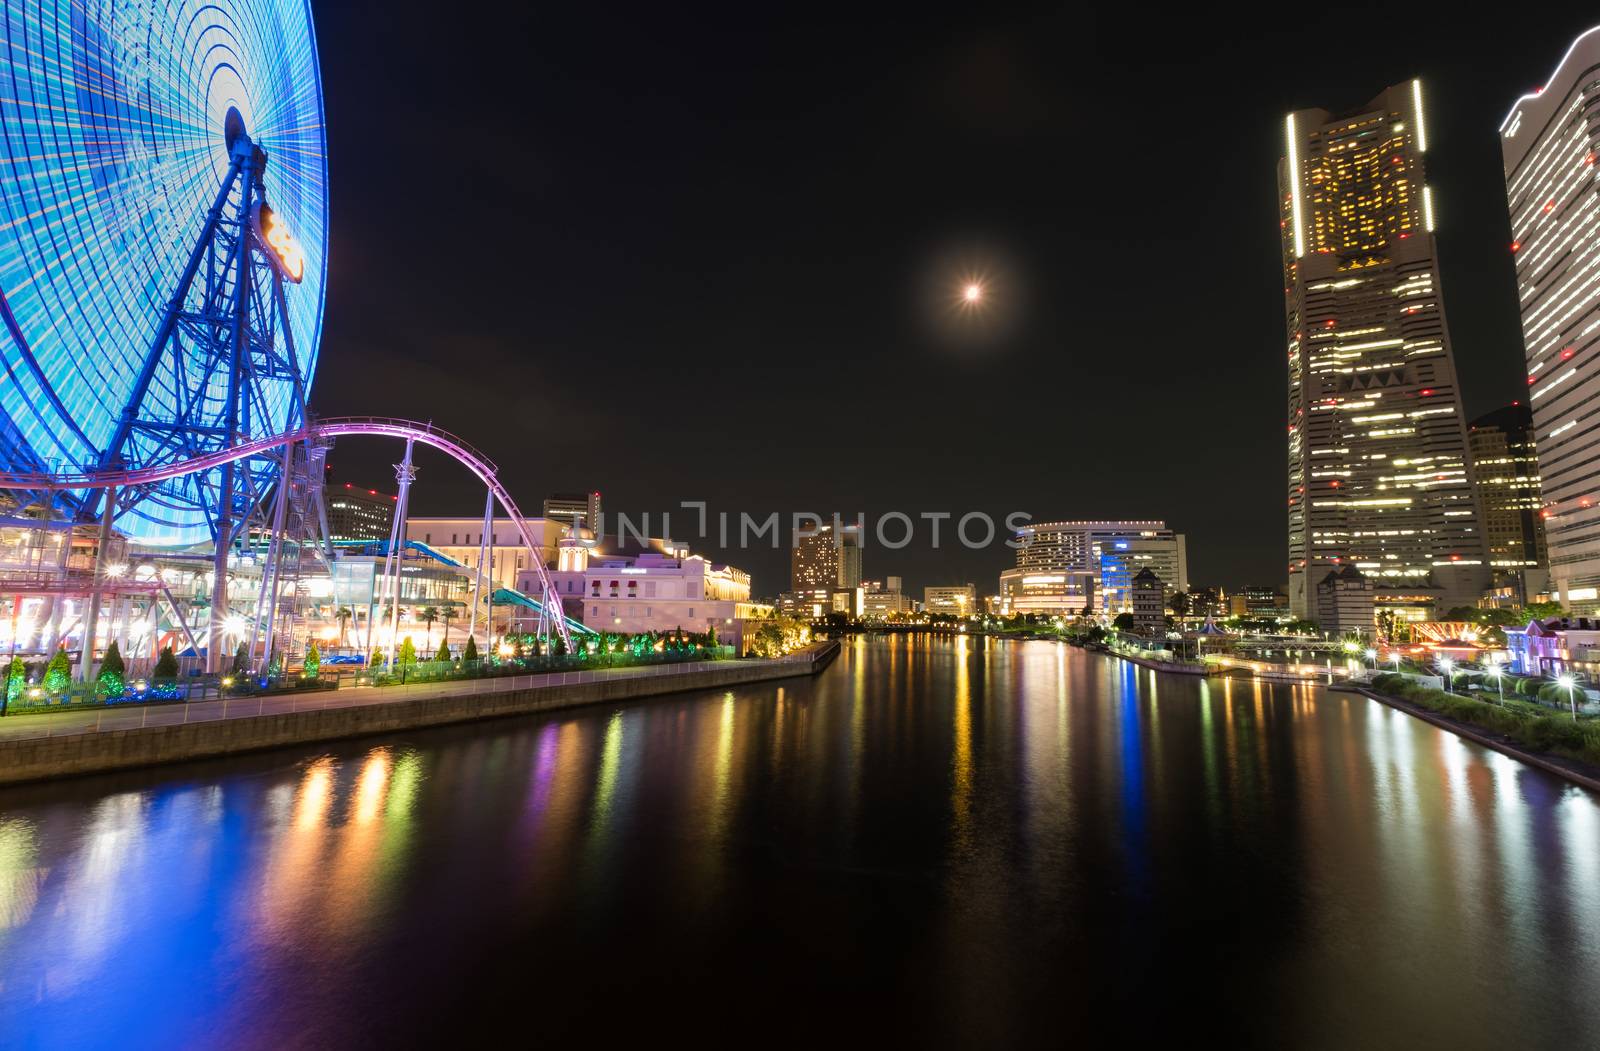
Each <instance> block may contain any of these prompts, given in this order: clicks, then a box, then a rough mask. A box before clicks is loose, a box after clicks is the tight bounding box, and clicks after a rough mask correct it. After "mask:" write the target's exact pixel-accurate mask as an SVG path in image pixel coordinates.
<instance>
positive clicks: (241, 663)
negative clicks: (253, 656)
mask: <svg viewBox="0 0 1600 1051" xmlns="http://www.w3.org/2000/svg"><path fill="white" fill-rule="evenodd" d="M249 670H250V650H249V648H248V647H246V646H245V644H244V643H242V642H241V643H239V648H238V649H236V650H234V651H233V674H234V675H235V676H239V675H243V674H244V673H245V672H247V671H249Z"/></svg>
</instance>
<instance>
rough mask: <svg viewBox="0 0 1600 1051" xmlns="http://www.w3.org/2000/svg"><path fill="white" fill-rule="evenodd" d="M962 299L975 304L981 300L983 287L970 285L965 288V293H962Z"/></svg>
mask: <svg viewBox="0 0 1600 1051" xmlns="http://www.w3.org/2000/svg"><path fill="white" fill-rule="evenodd" d="M962 297H963V298H964V299H966V301H967V302H968V303H976V302H977V301H978V300H980V299H982V298H983V287H982V286H981V285H977V284H970V285H968V286H967V288H966V291H965V292H963V293H962Z"/></svg>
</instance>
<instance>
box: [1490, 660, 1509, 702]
mask: <svg viewBox="0 0 1600 1051" xmlns="http://www.w3.org/2000/svg"><path fill="white" fill-rule="evenodd" d="M1489 674H1490V675H1492V676H1494V684H1495V686H1496V687H1497V688H1498V689H1499V691H1500V707H1502V708H1504V707H1505V706H1506V680H1505V672H1504V671H1503V670H1502V669H1501V667H1500V665H1498V664H1491V665H1489Z"/></svg>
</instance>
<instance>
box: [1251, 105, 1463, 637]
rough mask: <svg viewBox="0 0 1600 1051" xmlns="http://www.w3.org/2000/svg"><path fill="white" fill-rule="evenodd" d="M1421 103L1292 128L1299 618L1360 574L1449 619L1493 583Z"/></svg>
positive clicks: (1291, 118) (1285, 206)
mask: <svg viewBox="0 0 1600 1051" xmlns="http://www.w3.org/2000/svg"><path fill="white" fill-rule="evenodd" d="M1423 98H1424V96H1423V86H1422V83H1421V82H1420V81H1417V80H1412V81H1408V82H1406V83H1404V84H1399V85H1396V86H1394V87H1391V88H1389V89H1387V90H1386V91H1384V92H1383V93H1382V94H1380V95H1378V97H1377V98H1375V99H1373V100H1372V101H1371V102H1369V103H1367V104H1366V105H1365V106H1362V107H1359V108H1357V109H1355V110H1350V111H1347V112H1340V113H1333V112H1329V111H1328V110H1322V109H1310V110H1298V111H1296V112H1294V113H1290V114H1289V115H1288V117H1287V118H1286V122H1285V124H1286V127H1285V134H1286V150H1285V155H1284V156H1283V158H1282V159H1281V160H1280V161H1279V164H1278V179H1279V190H1280V192H1279V207H1280V223H1281V228H1282V245H1283V286H1284V300H1285V321H1286V329H1287V337H1288V338H1287V357H1288V374H1289V385H1288V406H1287V413H1288V418H1287V424H1288V428H1287V430H1288V434H1287V440H1288V447H1289V474H1288V494H1287V495H1288V540H1289V566H1288V570H1289V607H1290V609H1291V610H1292V611H1293V613H1294V615H1295V616H1297V617H1307V616H1313V615H1314V613H1315V607H1316V586H1317V584H1319V583H1320V582H1321V581H1322V580H1323V579H1324V578H1326V577H1327V575H1328V573H1329V572H1330V571H1331V570H1337V569H1341V568H1342V567H1344V566H1346V565H1350V564H1354V565H1355V566H1357V567H1358V568H1359V569H1360V570H1361V572H1362V574H1363V576H1364V577H1366V578H1369V579H1370V580H1372V581H1373V582H1374V583H1375V585H1376V587H1377V588H1378V589H1380V590H1381V589H1383V588H1386V587H1398V588H1402V589H1405V590H1406V591H1408V592H1415V591H1417V590H1418V589H1422V590H1425V591H1427V592H1428V593H1429V594H1431V595H1432V596H1433V600H1434V602H1435V604H1438V605H1440V607H1441V608H1448V607H1449V606H1454V605H1471V604H1472V603H1473V602H1474V601H1476V600H1477V598H1478V595H1479V593H1480V592H1481V591H1482V590H1483V588H1484V587H1485V585H1487V583H1488V568H1487V566H1486V565H1485V564H1484V563H1485V561H1486V559H1485V555H1484V550H1483V541H1482V537H1481V535H1480V534H1479V532H1478V529H1477V513H1476V507H1475V503H1474V499H1473V491H1472V483H1471V475H1470V465H1469V462H1468V459H1467V436H1466V425H1465V420H1464V419H1463V417H1462V412H1461V398H1460V394H1459V392H1458V390H1457V386H1456V374H1455V365H1454V362H1453V360H1452V358H1451V353H1450V337H1449V332H1448V330H1447V328H1446V325H1445V314H1444V304H1443V300H1442V297H1441V292H1440V287H1439V274H1438V266H1437V255H1438V253H1437V249H1436V246H1435V244H1434V237H1433V227H1434V222H1433V219H1434V216H1433V201H1432V197H1431V194H1430V193H1429V190H1428V185H1427V181H1426V175H1427V173H1426V169H1425V165H1424V161H1425V158H1426V156H1427V149H1428V129H1427V123H1426V120H1425V115H1424V109H1423Z"/></svg>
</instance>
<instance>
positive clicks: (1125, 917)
mask: <svg viewBox="0 0 1600 1051" xmlns="http://www.w3.org/2000/svg"><path fill="white" fill-rule="evenodd" d="M1597 945H1600V805H1597V802H1596V800H1595V799H1594V798H1593V797H1591V796H1589V795H1587V794H1585V793H1583V792H1580V791H1578V790H1575V789H1572V788H1569V787H1567V786H1565V785H1564V784H1562V783H1560V782H1558V781H1556V780H1554V779H1552V778H1549V777H1548V776H1546V775H1544V774H1541V773H1539V772H1537V771H1533V770H1529V769H1527V768H1524V767H1522V766H1520V765H1519V764H1517V763H1515V762H1513V761H1511V760H1509V759H1506V758H1504V757H1502V756H1499V755H1496V754H1494V753H1490V752H1485V751H1484V750H1482V749H1479V748H1477V747H1476V746H1473V745H1470V744H1467V743H1465V742H1463V741H1461V740H1460V739H1459V738H1456V737H1454V736H1453V735H1450V734H1446V733H1441V732H1439V731H1437V730H1435V729H1433V728H1432V727H1430V726H1428V725H1426V724H1424V723H1420V722H1418V721H1416V720H1413V719H1410V718H1408V717H1406V716H1404V715H1402V714H1400V713H1398V712H1394V711H1392V710H1390V709H1387V708H1384V707H1382V706H1379V705H1375V704H1372V703H1370V702H1368V701H1366V700H1364V699H1362V698H1359V697H1353V696H1349V695H1340V694H1328V693H1324V692H1322V691H1320V690H1318V689H1315V688H1309V689H1308V688H1304V687H1288V686H1281V685H1280V686H1274V685H1270V684H1262V683H1254V682H1247V681H1239V682H1234V681H1228V682H1215V681H1214V682H1197V681H1194V680H1190V679H1185V678H1172V677H1161V676H1157V675H1156V674H1155V673H1153V672H1149V671H1145V670H1141V669H1136V668H1133V667H1131V666H1129V665H1125V664H1122V663H1120V662H1116V661H1112V660H1108V659H1105V658H1101V657H1096V656H1093V655H1088V654H1083V653H1080V652H1077V651H1072V650H1069V649H1066V648H1064V647H1061V646H1058V645H1055V644H1052V643H1042V642H1039V643H1023V644H1017V643H1006V642H994V641H987V640H982V639H965V638H963V639H952V640H917V639H911V638H904V637H902V638H895V639H889V640H878V641H871V642H867V641H857V642H854V643H852V644H851V645H850V646H849V647H848V648H847V650H846V652H845V654H844V656H843V657H842V658H841V660H840V661H839V662H838V664H836V665H835V666H834V667H833V668H832V669H830V670H829V671H828V672H827V673H826V674H825V675H824V676H823V677H822V678H821V679H819V680H818V681H816V682H814V683H812V682H805V681H792V682H788V683H785V684H783V685H781V686H776V685H774V686H763V687H757V688H749V689H743V688H741V689H737V690H734V691H732V692H726V691H722V692H716V693H708V694H701V695H688V696H684V697H673V698H664V699H660V700H657V701H654V702H649V703H645V704H640V705H635V706H631V707H626V708H619V709H596V710H591V711H584V712H577V713H569V714H562V715H557V716H552V717H548V718H542V719H527V720H516V721H506V722H495V723H486V724H480V725H476V726H468V727H458V728H452V729H448V730H441V731H430V732H426V733H419V734H415V735H409V736H407V737H405V738H396V739H392V740H383V741H379V742H375V743H353V744H350V745H348V746H341V747H338V748H334V749H329V750H308V751H306V752H304V753H302V754H297V755H284V754H274V755H268V756H258V757H251V758H245V759H239V760H235V761H230V762H228V763H225V764H203V765H193V766H188V767H181V768H168V769H165V770H157V771H149V772H143V773H138V774H130V775H126V776H122V777H119V778H115V779H112V778H103V779H90V780H81V781H75V782H65V783H61V784H57V785H46V786H36V787H31V788H26V789H15V790H11V791H9V792H6V793H0V1045H3V1046H28V1047H41V1048H53V1047H62V1048H66V1047H72V1048H80V1047H119V1048H133V1047H163V1048H171V1047H205V1046H243V1047H289V1046H352V1045H368V1044H382V1045H385V1046H399V1045H406V1044H412V1043H426V1042H438V1041H443V1040H446V1039H457V1040H459V1039H460V1038H461V1036H462V1034H463V1033H465V1032H467V1031H468V1030H469V1029H477V1028H484V1027H488V1026H504V1027H509V1031H514V1032H520V1033H523V1034H524V1035H530V1034H532V1033H534V1032H537V1034H538V1035H539V1036H540V1037H542V1038H544V1039H548V1040H556V1039H560V1038H562V1037H564V1036H568V1037H570V1036H578V1035H585V1036H590V1037H601V1036H604V1035H614V1034H619V1033H620V1032H621V1031H622V1030H623V1029H625V1028H628V1027H630V1026H632V1025H639V1026H645V1027H647V1028H649V1029H650V1031H652V1032H654V1033H656V1034H657V1035H661V1034H664V1033H668V1032H675V1031H683V1030H692V1031H694V1032H696V1033H699V1034H700V1035H701V1036H702V1038H704V1039H709V1040H711V1041H712V1042H732V1041H734V1040H735V1039H736V1038H750V1037H752V1036H756V1037H758V1038H760V1039H763V1040H765V1041H767V1042H777V1043H789V1042H794V1041H796V1040H801V1039H820V1038H823V1037H824V1036H825V1035H826V1034H827V1033H829V1032H834V1033H835V1038H837V1032H836V1030H835V1029H834V1022H835V1021H836V1020H837V1019H839V1018H842V1017H845V1016H846V1015H847V1014H848V1016H849V1017H851V1018H852V1019H853V1021H852V1027H853V1028H852V1029H851V1030H850V1032H851V1034H852V1040H855V1039H869V1038H872V1037H873V1036H881V1037H887V1038H893V1039H897V1040H899V1041H900V1042H927V1043H944V1042H967V1043H971V1042H978V1041H981V1042H985V1043H991V1044H992V1043H1005V1042H1021V1041H1023V1040H1024V1039H1025V1038H1026V1037H1027V1036H1029V1035H1030V1034H1031V1033H1033V1032H1036V1031H1037V1030H1038V1029H1040V1028H1042V1027H1043V1028H1046V1030H1047V1031H1048V1032H1053V1033H1054V1034H1056V1035H1057V1036H1058V1037H1060V1038H1063V1039H1064V1038H1066V1037H1067V1036H1068V1035H1070V1034H1074V1033H1077V1034H1083V1033H1086V1032H1088V1031H1089V1028H1088V1027H1089V1026H1090V1025H1092V1024H1097V1023H1098V1022H1103V1021H1104V1020H1105V1019H1106V1018H1111V1017H1114V1018H1116V1019H1118V1024H1119V1025H1120V1027H1121V1029H1122V1032H1123V1034H1124V1037H1125V1038H1130V1039H1131V1038H1134V1037H1137V1036H1140V1035H1150V1034H1154V1033H1157V1032H1178V1033H1184V1032H1188V1033H1194V1032H1196V1031H1203V1032H1206V1033H1209V1034H1212V1035H1219V1036H1223V1037H1231V1038H1234V1039H1239V1040H1243V1041H1246V1042H1251V1043H1276V1044H1295V1045H1298V1046H1353V1045H1359V1044H1364V1043H1365V1044H1400V1043H1406V1042H1408V1041H1410V1042H1420V1043H1426V1044H1438V1043H1446V1042H1448V1043H1452V1044H1454V1045H1455V1046H1456V1047H1473V1046H1490V1045H1496V1044H1499V1045H1502V1046H1504V1045H1508V1044H1518V1045H1521V1046H1539V1045H1545V1046H1549V1045H1559V1044H1565V1045H1567V1046H1580V1045H1582V1044H1584V1043H1586V1042H1589V1041H1588V1039H1587V1038H1589V1037H1593V1035H1594V1034H1595V1033H1596V1032H1600V1029H1597V1026H1600V1007H1597V1006H1596V998H1595V997H1594V995H1593V990H1594V989H1596V988H1600V950H1597V948H1596V946H1597ZM819 1003H822V1004H826V1005H827V1006H826V1009H823V1008H821V1007H819V1006H818V1004H819ZM1197 1026H1198V1027H1199V1029H1198V1030H1197V1029H1196V1027H1197ZM518 1027H520V1028H518ZM529 1027H532V1028H529ZM530 1039H531V1035H530Z"/></svg>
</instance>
